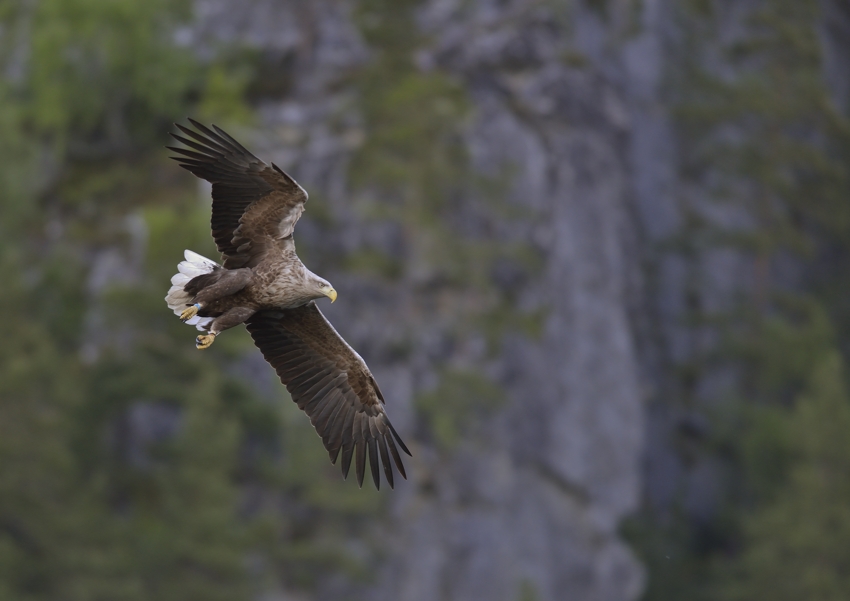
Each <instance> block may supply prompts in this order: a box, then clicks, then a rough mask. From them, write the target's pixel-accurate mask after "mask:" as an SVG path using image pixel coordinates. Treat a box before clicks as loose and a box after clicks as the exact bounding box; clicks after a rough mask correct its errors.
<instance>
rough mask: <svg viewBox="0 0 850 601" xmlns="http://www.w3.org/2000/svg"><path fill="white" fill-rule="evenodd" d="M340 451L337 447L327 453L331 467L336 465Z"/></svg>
mask: <svg viewBox="0 0 850 601" xmlns="http://www.w3.org/2000/svg"><path fill="white" fill-rule="evenodd" d="M341 450H342V448H341V447H337V448H335V449H331V450H330V451H328V456H329V457H330V458H331V465H336V460H337V458H338V457H339V452H340V451H341Z"/></svg>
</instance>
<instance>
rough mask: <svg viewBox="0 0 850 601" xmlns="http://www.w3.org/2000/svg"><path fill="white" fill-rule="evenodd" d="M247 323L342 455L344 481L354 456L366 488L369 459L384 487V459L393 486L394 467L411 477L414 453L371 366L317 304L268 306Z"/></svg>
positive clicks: (332, 451)
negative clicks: (408, 468)
mask: <svg viewBox="0 0 850 601" xmlns="http://www.w3.org/2000/svg"><path fill="white" fill-rule="evenodd" d="M247 326H248V331H249V332H250V333H251V337H252V338H253V339H254V343H255V344H256V345H257V347H258V348H259V349H260V351H261V352H262V354H263V357H264V358H265V359H266V361H268V362H269V364H270V365H271V366H272V367H273V368H274V369H275V371H276V372H277V374H278V376H279V377H280V380H281V382H283V384H284V385H285V386H286V389H287V390H288V391H289V393H290V394H291V395H292V400H293V401H295V403H296V404H297V405H298V407H299V409H301V410H302V411H304V412H305V413H306V414H307V416H308V417H309V418H310V422H311V423H312V424H313V426H314V427H315V428H316V432H317V433H318V434H319V436H320V437H321V438H322V443H323V444H324V446H325V449H327V451H328V455H329V456H330V459H331V462H332V463H334V464H336V462H337V460H338V459H339V458H340V456H341V462H340V468H341V470H342V475H343V478H347V477H348V472H349V470H350V468H351V463H352V460H353V461H354V465H355V473H356V475H357V483H358V485H359V486H363V478H364V475H365V472H366V460H367V459H368V460H369V467H370V471H371V473H372V480H373V482H374V483H375V487H376V488H378V489H380V487H381V483H380V467H379V464H382V465H383V471H384V476H385V477H386V479H387V483H388V484H389V485H390V488H393V487H394V480H393V465H395V468H396V469H397V470H398V472H399V473H400V474H401V476H402V477H403V478H405V479H406V478H407V474H406V472H405V470H404V464H403V463H402V460H401V455H400V454H399V448H401V450H402V451H404V452H405V453H407V454H408V455H410V454H411V453H410V451H409V450H408V448H407V446H406V445H405V444H404V442H403V441H402V440H401V437H399V435H398V433H397V432H396V431H395V428H393V426H392V424H391V423H390V420H389V418H388V417H387V414H386V411H385V410H384V407H383V399H382V397H381V393H380V390H378V388H377V384H376V383H375V380H374V378H373V377H372V374H371V372H369V368H368V367H367V366H366V364H365V362H364V361H363V359H362V358H360V356H359V355H358V354H357V353H356V352H355V351H354V350H353V349H352V348H351V347H350V346H348V344H347V343H346V342H345V341H344V340H343V339H342V337H341V336H340V335H339V334H338V333H337V332H336V330H335V329H334V328H333V326H331V324H330V323H329V322H328V321H327V320H326V319H325V317H324V316H323V315H322V314H321V312H320V311H319V309H318V307H317V306H316V304H315V303H314V302H311V303H308V304H307V305H304V306H303V307H298V308H296V309H285V310H280V311H260V312H258V313H257V314H255V315H254V316H253V317H251V319H249V320H248V322H247ZM390 458H392V459H390Z"/></svg>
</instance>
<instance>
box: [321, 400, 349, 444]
mask: <svg viewBox="0 0 850 601" xmlns="http://www.w3.org/2000/svg"><path fill="white" fill-rule="evenodd" d="M350 413H354V409H352V407H351V405H350V404H349V403H348V400H347V399H345V398H343V399H342V401H341V402H340V403H339V412H338V413H336V414H335V415H334V416H333V420H332V421H331V420H328V425H327V432H328V436H327V440H325V438H322V442H324V443H325V448H327V449H334V448H342V444H343V443H342V440H343V439H342V434H343V429H344V428H345V424H346V422H348V423H350V420H349V419H348V418H349V414H350Z"/></svg>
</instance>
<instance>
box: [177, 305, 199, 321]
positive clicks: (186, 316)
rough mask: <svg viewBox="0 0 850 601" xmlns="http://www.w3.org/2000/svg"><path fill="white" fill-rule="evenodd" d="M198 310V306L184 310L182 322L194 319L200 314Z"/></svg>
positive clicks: (181, 317) (181, 316)
mask: <svg viewBox="0 0 850 601" xmlns="http://www.w3.org/2000/svg"><path fill="white" fill-rule="evenodd" d="M198 308H199V307H198V305H192V306H191V307H186V308H185V309H183V312H182V313H181V314H180V321H189V320H190V319H192V318H193V317H194V316H195V315H197V314H198Z"/></svg>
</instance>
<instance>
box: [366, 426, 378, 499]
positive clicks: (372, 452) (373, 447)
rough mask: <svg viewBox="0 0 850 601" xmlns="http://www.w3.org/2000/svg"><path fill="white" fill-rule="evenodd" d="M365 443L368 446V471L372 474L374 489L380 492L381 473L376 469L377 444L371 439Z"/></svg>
mask: <svg viewBox="0 0 850 601" xmlns="http://www.w3.org/2000/svg"><path fill="white" fill-rule="evenodd" d="M367 442H368V445H369V471H370V472H372V481H373V482H374V483H375V488H376V489H377V490H381V472H380V470H379V468H378V443H377V442H376V441H375V439H374V438H372V437H370V438H369V440H368V441H367Z"/></svg>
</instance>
